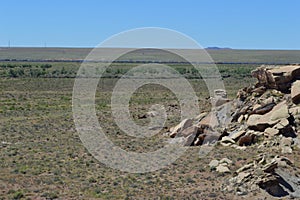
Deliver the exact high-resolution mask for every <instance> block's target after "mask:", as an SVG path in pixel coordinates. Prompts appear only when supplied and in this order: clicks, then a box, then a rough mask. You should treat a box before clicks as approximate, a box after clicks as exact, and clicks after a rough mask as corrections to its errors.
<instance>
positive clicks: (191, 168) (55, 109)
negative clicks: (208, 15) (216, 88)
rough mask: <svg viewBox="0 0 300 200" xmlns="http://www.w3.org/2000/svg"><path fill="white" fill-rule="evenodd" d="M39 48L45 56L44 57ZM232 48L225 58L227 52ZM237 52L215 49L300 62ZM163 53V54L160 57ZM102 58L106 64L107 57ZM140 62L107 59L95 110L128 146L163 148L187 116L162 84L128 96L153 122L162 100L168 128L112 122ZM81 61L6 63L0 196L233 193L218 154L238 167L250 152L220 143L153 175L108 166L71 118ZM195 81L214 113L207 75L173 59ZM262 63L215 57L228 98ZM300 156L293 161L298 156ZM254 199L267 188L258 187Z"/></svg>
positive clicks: (286, 54) (138, 116) (53, 53)
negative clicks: (122, 83) (125, 127)
mask: <svg viewBox="0 0 300 200" xmlns="http://www.w3.org/2000/svg"><path fill="white" fill-rule="evenodd" d="M88 52H89V49H44V50H43V49H39V50H37V49H36V48H33V49H21V48H20V49H14V48H11V49H9V50H1V51H0V59H61V58H63V59H82V58H83V57H84V56H85V55H87V54H88ZM39 53H40V54H39ZM225 54H226V55H225ZM239 54H240V52H239V51H234V50H228V52H226V53H224V52H223V51H215V52H213V53H212V57H214V56H215V57H216V58H214V60H217V61H218V62H275V61H276V62H299V61H300V60H298V59H300V56H299V54H300V51H278V52H277V51H274V52H270V51H243V52H242V54H243V56H239ZM155 58H156V59H157V55H155ZM104 65H105V64H104ZM136 65H137V64H136V63H115V64H113V65H111V66H108V70H107V72H106V73H105V76H104V78H102V79H101V80H100V81H99V84H98V88H97V93H96V111H97V116H98V119H99V121H101V122H102V124H103V127H102V128H103V129H104V131H105V133H106V134H107V136H108V137H109V138H110V139H111V140H112V141H113V142H114V143H115V144H116V145H118V146H120V147H121V148H123V149H124V150H127V151H135V152H148V151H153V150H155V149H159V148H160V147H162V146H163V145H164V141H166V140H167V139H168V138H167V136H164V135H163V133H165V132H167V130H168V129H169V128H170V127H171V126H174V125H176V124H177V123H178V122H179V121H180V117H179V116H180V107H179V104H178V100H177V99H176V96H175V95H174V94H173V93H172V92H170V91H169V90H168V89H166V88H164V87H161V86H159V85H146V86H143V87H141V88H139V89H138V90H137V91H136V92H135V93H134V95H133V96H132V98H131V101H130V110H131V115H132V118H133V119H134V120H135V121H136V123H138V124H142V125H146V124H147V123H148V122H149V119H148V118H145V117H144V116H145V113H146V112H147V111H148V110H149V108H150V107H151V106H152V105H153V104H157V103H159V104H162V105H164V106H165V108H166V111H167V113H168V119H167V121H166V123H165V125H164V128H163V130H162V131H161V134H158V135H156V136H154V137H151V138H148V139H139V138H133V137H129V136H127V135H126V134H124V133H123V132H122V131H121V130H119V128H118V127H117V125H116V124H115V123H114V121H113V117H112V113H111V109H110V98H111V94H112V89H113V87H114V85H115V84H116V82H117V81H118V78H119V77H121V76H122V75H123V74H124V73H126V72H127V71H128V70H129V69H131V68H132V67H134V66H136ZM79 66H80V63H78V62H48V63H47V62H20V61H18V62H14V61H9V62H8V61H2V62H1V63H0V133H1V134H0V149H1V151H0V159H1V162H0V168H1V171H0V199H20V198H24V199H55V198H60V199H93V198H99V199H209V198H212V199H235V198H237V197H235V196H234V194H230V193H224V192H223V191H222V190H221V185H220V184H221V183H222V182H224V180H226V178H228V177H230V176H231V175H230V174H227V175H220V174H216V173H213V172H211V171H210V169H209V167H208V163H209V162H210V161H211V160H212V159H221V158H223V157H227V158H229V159H231V160H232V161H233V162H234V163H236V165H235V166H233V168H232V171H234V169H237V168H239V167H241V166H242V165H243V164H245V163H247V160H248V159H249V155H250V154H251V152H253V151H259V150H257V149H255V148H252V147H249V148H247V150H246V151H240V152H238V151H236V150H234V149H232V148H226V147H222V146H216V147H215V148H214V149H213V151H211V152H210V153H209V154H208V155H207V156H206V157H204V158H199V155H198V154H199V149H200V147H191V148H190V149H189V150H188V151H187V152H186V153H185V154H184V156H182V157H180V158H179V159H178V160H177V161H176V162H174V163H173V164H171V165H170V166H167V167H166V168H163V169H161V170H158V171H155V172H149V173H144V174H131V173H126V172H120V171H118V170H114V169H111V168H109V167H107V166H105V165H104V164H102V163H100V162H99V161H97V160H96V159H95V158H94V157H93V156H91V154H90V153H89V152H88V151H87V149H86V148H85V147H84V146H83V144H82V142H81V140H80V138H79V135H78V133H77V132H76V130H75V125H74V122H73V115H72V91H73V84H74V80H75V76H76V72H77V70H78V69H79ZM171 66H172V67H173V68H174V69H176V70H177V71H179V72H180V73H181V74H182V75H184V76H185V77H186V78H187V79H188V80H189V82H190V83H191V85H192V86H193V88H194V90H195V92H196V94H197V96H198V98H199V105H200V110H199V113H200V112H203V111H209V109H210V103H209V100H208V99H209V94H208V91H207V88H206V86H205V84H204V81H203V79H201V77H200V76H199V75H197V73H196V72H195V71H193V70H192V68H191V66H189V65H186V64H178V63H175V64H172V65H171ZM257 66H259V65H258V64H238V65H237V64H234V65H229V64H218V67H219V71H220V73H221V75H222V77H223V81H224V84H225V87H226V89H227V92H228V94H229V97H231V98H233V97H234V96H235V94H236V92H237V90H238V89H240V88H242V87H246V86H249V85H250V84H252V83H253V82H254V80H253V79H252V78H251V77H250V71H251V70H252V69H254V68H256V67H257ZM295 160H296V159H295ZM251 195H252V196H250V197H251V198H253V199H257V196H256V195H258V196H260V197H262V196H263V195H264V194H251Z"/></svg>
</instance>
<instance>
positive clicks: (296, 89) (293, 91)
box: [291, 80, 300, 104]
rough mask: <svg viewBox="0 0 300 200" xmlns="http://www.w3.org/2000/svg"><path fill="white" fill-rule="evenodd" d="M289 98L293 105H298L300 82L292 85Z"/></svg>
mask: <svg viewBox="0 0 300 200" xmlns="http://www.w3.org/2000/svg"><path fill="white" fill-rule="evenodd" d="M291 97H292V101H293V103H294V104H299V103H300V80H298V81H296V82H294V83H293V85H292V89H291Z"/></svg>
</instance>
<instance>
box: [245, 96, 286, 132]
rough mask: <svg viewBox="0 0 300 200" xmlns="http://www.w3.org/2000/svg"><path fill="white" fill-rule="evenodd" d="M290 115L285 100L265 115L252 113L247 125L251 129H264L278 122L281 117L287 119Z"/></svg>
mask: <svg viewBox="0 0 300 200" xmlns="http://www.w3.org/2000/svg"><path fill="white" fill-rule="evenodd" d="M288 117H289V111H288V106H287V103H286V101H283V102H281V103H279V104H277V105H276V106H274V107H273V109H272V110H271V111H270V112H268V113H266V114H264V115H258V114H254V115H250V117H249V118H248V121H247V125H248V126H249V128H250V129H253V130H258V131H264V130H265V129H266V128H268V127H272V126H273V125H275V124H277V123H278V122H279V121H280V120H281V119H287V118H288Z"/></svg>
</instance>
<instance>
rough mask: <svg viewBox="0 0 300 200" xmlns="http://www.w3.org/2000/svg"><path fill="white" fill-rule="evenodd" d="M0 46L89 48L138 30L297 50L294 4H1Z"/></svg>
mask: <svg viewBox="0 0 300 200" xmlns="http://www.w3.org/2000/svg"><path fill="white" fill-rule="evenodd" d="M0 5H1V7H0V8H1V11H0V19H1V24H0V26H1V29H0V46H7V45H8V41H9V40H10V42H11V46H44V44H45V43H46V44H47V46H48V47H50V46H55V47H56V46H58V47H63V46H68V47H74V46H75V47H94V46H96V45H98V44H99V43H100V42H102V41H103V40H105V39H106V38H108V37H109V36H111V35H113V34H116V33H119V32H121V31H125V30H128V29H133V28H138V27H149V26H150V27H163V28H170V29H174V30H177V31H180V32H182V33H185V34H187V35H189V36H191V37H192V38H194V39H195V40H196V41H197V42H199V43H200V44H201V45H202V46H204V47H208V46H220V47H231V48H243V49H247V48H249V49H300V15H299V12H300V1H298V0H194V1H191V0H181V1H177V0H148V1H146V0H145V1H144V0H119V1H117V0H103V1H101V0H94V1H92V0H81V1H79V0H78V1H70V0H60V1H59V0H49V1H43V0H24V1H22V0H19V1H17V0H4V1H1V4H0Z"/></svg>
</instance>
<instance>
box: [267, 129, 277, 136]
mask: <svg viewBox="0 0 300 200" xmlns="http://www.w3.org/2000/svg"><path fill="white" fill-rule="evenodd" d="M265 133H266V134H267V135H268V136H271V137H273V136H275V135H278V134H279V130H278V129H275V128H267V129H266V130H265Z"/></svg>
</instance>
